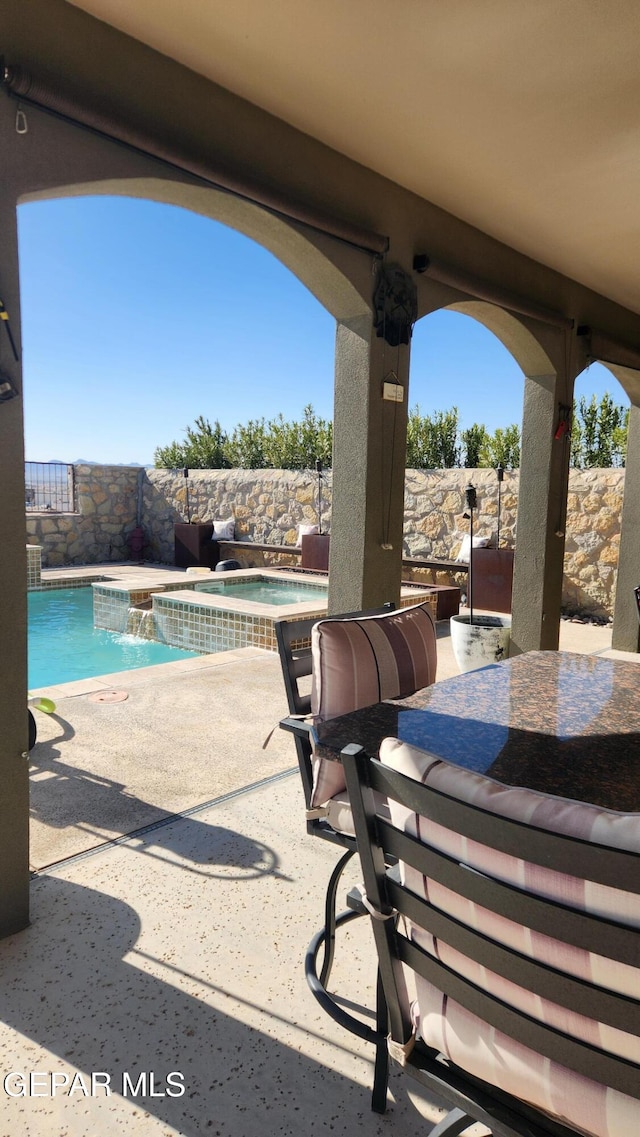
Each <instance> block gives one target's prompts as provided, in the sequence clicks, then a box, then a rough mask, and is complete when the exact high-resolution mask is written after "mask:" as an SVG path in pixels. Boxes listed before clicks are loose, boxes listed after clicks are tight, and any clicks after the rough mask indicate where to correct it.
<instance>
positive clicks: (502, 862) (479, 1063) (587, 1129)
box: [380, 739, 640, 1137]
mask: <svg viewBox="0 0 640 1137" xmlns="http://www.w3.org/2000/svg"><path fill="white" fill-rule="evenodd" d="M380 757H381V760H382V761H383V762H385V763H387V764H388V765H389V766H392V767H393V768H394V769H396V770H400V771H401V772H402V773H404V774H407V775H408V776H409V777H413V778H416V779H417V780H418V781H421V782H423V783H425V784H428V785H430V786H432V787H433V788H435V789H438V790H440V791H442V792H443V793H446V794H449V795H450V796H452V797H456V798H458V799H460V800H463V801H468V802H471V803H472V804H475V805H477V806H480V807H481V808H482V809H485V810H489V811H490V812H493V813H496V814H501V815H503V816H506V817H510V818H514V819H516V820H522V821H526V822H527V824H529V825H539V826H540V827H541V828H543V829H548V830H552V831H555V832H559V833H563V834H565V835H570V836H575V837H578V838H580V839H582V840H588V841H592V842H594V843H596V844H601V845H609V846H614V847H617V848H622V849H629V850H633V851H635V852H640V815H638V814H620V813H615V812H614V811H612V810H606V809H601V808H599V807H597V806H593V805H589V804H586V803H583V802H575V801H569V800H567V799H563V798H555V797H553V796H551V795H547V794H540V793H536V792H535V791H533V790H527V789H520V788H513V787H507V786H503V785H501V784H500V783H497V782H494V781H492V779H490V778H486V777H483V776H482V775H479V774H474V773H472V772H471V771H468V770H463V769H461V768H460V767H456V766H451V765H450V764H449V763H447V762H444V761H442V760H441V759H439V758H436V757H435V756H434V755H431V754H427V753H426V752H425V751H423V750H418V749H416V748H414V747H411V746H408V745H406V744H404V743H401V742H399V741H397V740H396V739H385V741H384V742H383V744H382V747H381V751H380ZM390 807H391V816H392V819H393V822H394V824H396V825H398V826H400V827H402V828H404V829H405V830H406V831H407V832H409V833H411V834H412V835H414V836H418V837H419V836H424V837H425V839H426V832H428V843H429V844H430V845H432V846H435V847H436V848H438V849H440V850H442V851H443V852H445V853H447V854H448V855H449V856H452V857H454V858H455V859H456V860H458V861H460V862H462V863H464V864H466V865H469V866H470V867H471V868H474V869H476V870H477V871H479V872H482V873H484V874H486V875H488V876H493V877H495V878H497V879H499V880H501V881H506V882H508V883H513V884H515V885H516V886H517V887H519V888H523V887H526V888H527V889H528V890H530V891H531V892H533V893H535V894H537V895H541V896H544V897H547V898H550V899H553V900H558V901H560V902H562V903H563V904H569V905H571V906H572V907H575V908H576V909H578V910H582V911H587V912H590V913H595V914H601V915H608V916H614V917H616V918H618V919H620V920H621V922H623V923H627V924H629V925H631V926H633V927H638V926H640V897H638V896H636V895H634V894H633V893H629V892H626V891H623V890H621V889H613V888H609V887H606V886H604V885H600V884H596V883H593V882H591V881H586V880H582V879H579V878H577V877H574V876H571V875H570V873H569V872H566V873H565V872H559V871H557V870H554V869H548V868H545V867H543V866H540V865H534V864H532V863H530V862H526V861H523V860H521V859H519V858H517V857H513V856H508V855H506V854H503V853H499V852H497V851H496V850H494V849H489V848H488V847H486V846H484V845H482V844H480V843H478V842H476V841H471V840H469V839H468V838H465V837H462V836H461V835H460V834H458V833H455V832H453V831H451V830H447V829H445V828H444V827H442V826H440V825H437V824H436V823H434V822H426V821H425V819H424V818H421V817H419V816H418V815H417V814H415V813H412V812H410V811H409V810H407V809H405V808H404V807H403V806H401V805H399V804H398V803H396V802H391V803H390ZM425 825H427V826H428V830H427V831H425ZM404 881H405V883H406V885H407V887H408V888H410V889H411V890H412V891H413V892H415V893H417V894H418V895H420V896H423V897H426V898H427V899H428V900H429V902H430V903H431V904H433V905H434V906H436V907H437V908H441V909H443V910H444V911H446V912H447V913H448V914H449V915H451V916H453V917H455V918H456V919H458V920H460V921H461V922H463V923H465V924H467V925H469V926H471V927H473V928H474V929H475V930H477V931H480V932H481V933H483V934H485V935H486V936H488V937H489V938H491V939H493V940H495V941H497V942H499V943H503V944H506V945H507V946H509V947H512V948H514V949H516V950H517V951H519V952H521V953H522V954H523V955H529V956H530V957H532V958H535V959H537V960H538V961H541V962H544V963H548V964H549V965H550V966H552V967H555V968H561V969H562V970H564V971H566V972H567V973H568V974H571V975H574V976H577V977H579V978H584V979H586V980H588V981H590V982H592V983H593V982H595V983H597V984H598V985H599V986H602V987H606V988H608V989H610V990H613V991H617V992H621V993H622V994H625V995H627V996H630V997H631V998H634V999H639V998H640V960H639V961H638V962H639V968H636V967H630V966H629V965H627V964H623V963H619V962H616V961H614V960H611V959H604V958H603V957H602V956H598V955H595V954H593V953H591V952H588V951H585V950H582V949H578V948H575V947H568V946H567V945H566V944H563V943H560V942H558V941H557V940H554V939H553V936H552V934H550V935H542V934H541V933H539V932H535V931H532V930H531V929H529V928H525V927H523V926H522V925H521V924H517V923H515V922H512V921H510V920H506V919H504V918H503V917H499V916H497V915H496V914H495V913H491V912H489V911H488V910H486V909H484V908H481V907H480V906H478V905H476V904H474V903H472V902H471V901H469V900H466V899H465V898H463V897H460V896H458V895H457V894H456V893H454V892H452V891H450V890H449V889H446V888H444V887H443V886H442V885H439V884H437V883H436V882H435V881H433V880H431V879H429V878H427V877H424V876H422V875H421V874H420V873H418V872H417V871H416V870H414V869H411V868H410V867H408V866H405V867H404ZM550 932H552V929H550ZM412 936H413V938H414V939H415V940H416V942H417V943H419V944H420V946H421V947H423V948H425V950H427V951H429V952H430V953H431V954H433V955H436V956H437V958H438V959H440V960H441V961H442V962H443V963H445V964H446V965H447V966H449V967H451V968H452V969H453V970H455V971H457V972H458V973H460V974H461V975H464V976H465V977H466V978H468V979H470V980H471V981H472V982H473V983H476V984H477V985H479V986H481V987H482V988H483V989H484V990H487V991H489V992H490V993H491V994H494V995H497V996H498V997H499V998H500V999H502V1000H503V1001H505V1002H507V1003H510V1004H511V1005H513V1006H515V1007H517V1008H518V1009H520V1010H523V1011H524V1012H525V1013H526V1014H528V1015H530V1016H531V1017H532V1018H538V1019H539V1020H541V1021H543V1022H545V1023H548V1024H549V1025H551V1026H554V1027H557V1029H558V1030H560V1031H562V1032H564V1033H568V1034H571V1035H573V1036H575V1037H578V1038H580V1039H583V1040H584V1039H587V1040H588V1041H589V1042H590V1043H592V1044H593V1045H594V1046H596V1047H599V1048H602V1049H604V1050H608V1051H609V1052H612V1053H616V1054H620V1055H622V1056H623V1057H626V1058H627V1059H628V1060H630V1061H632V1062H635V1063H640V1045H639V1044H638V1040H637V1038H635V1037H634V1036H632V1035H629V1034H627V1033H626V1032H624V1031H620V1030H617V1029H614V1028H612V1027H609V1026H604V1025H603V1024H602V1023H599V1022H596V1021H595V1020H592V1019H588V1018H586V1017H584V1016H582V1015H578V1014H576V1013H573V1012H570V1011H568V1010H566V1009H563V1008H560V1007H558V1006H556V1005H555V1004H553V1003H550V1002H548V1001H547V1000H544V999H542V998H540V997H539V996H537V995H536V994H535V993H533V992H531V991H528V990H525V989H523V988H522V987H518V986H516V985H515V984H513V983H511V982H507V981H506V980H505V979H504V978H501V977H500V976H498V975H496V974H494V973H493V972H491V971H489V970H487V968H486V967H481V966H480V965H479V964H477V963H475V961H474V960H472V959H469V958H467V957H466V956H464V955H462V954H461V953H460V952H458V951H455V950H453V949H452V948H450V947H449V946H448V945H447V944H446V943H443V942H442V941H441V940H436V939H435V938H434V937H433V936H431V935H429V934H427V933H425V932H424V931H423V930H421V929H419V928H416V927H413V929H412ZM416 994H417V1000H416V1004H415V1007H414V1021H415V1024H416V1028H417V1032H418V1033H419V1035H420V1036H421V1037H422V1038H423V1039H424V1041H425V1042H426V1043H427V1045H428V1046H431V1047H434V1048H435V1049H436V1050H439V1051H440V1052H441V1053H442V1054H444V1055H445V1056H446V1057H448V1058H449V1059H450V1060H451V1061H452V1062H454V1063H455V1064H456V1065H458V1066H461V1067H462V1068H463V1069H465V1070H467V1071H468V1072H469V1073H471V1074H472V1075H474V1076H476V1077H479V1078H482V1079H484V1080H485V1081H487V1082H490V1083H491V1084H493V1085H495V1086H497V1087H498V1088H499V1089H503V1090H505V1091H506V1092H508V1093H511V1094H513V1095H515V1096H516V1097H519V1098H520V1099H522V1100H524V1101H528V1102H530V1103H531V1104H532V1105H534V1106H536V1107H537V1108H538V1109H541V1110H544V1111H545V1112H547V1113H549V1114H550V1115H552V1116H554V1117H557V1118H558V1119H559V1120H561V1121H563V1122H565V1123H567V1124H568V1125H570V1126H572V1127H573V1128H575V1129H577V1130H578V1131H580V1132H584V1133H586V1134H590V1135H593V1137H628V1135H629V1134H631V1133H632V1132H634V1131H636V1130H637V1128H638V1125H639V1123H640V1102H638V1101H637V1100H636V1099H633V1098H630V1097H628V1096H627V1095H625V1094H622V1093H620V1092H618V1091H616V1090H613V1089H611V1088H610V1087H607V1086H603V1085H600V1084H599V1083H596V1082H593V1081H590V1080H589V1079H587V1078H584V1077H582V1076H580V1075H578V1074H576V1073H574V1072H572V1071H570V1070H568V1069H567V1068H566V1067H563V1066H560V1065H558V1064H557V1063H555V1062H552V1061H549V1060H548V1059H546V1058H544V1057H542V1056H541V1055H540V1054H538V1053H537V1052H535V1051H534V1050H530V1049H528V1048H527V1047H526V1046H523V1045H522V1044H521V1043H516V1042H515V1041H514V1040H513V1039H510V1038H509V1037H508V1036H507V1035H505V1034H503V1033H501V1032H500V1031H498V1030H495V1029H494V1028H493V1027H490V1026H488V1025H487V1024H486V1023H484V1022H483V1021H482V1020H480V1019H478V1018H477V1017H476V1016H475V1015H473V1014H471V1013H470V1012H469V1011H468V1010H466V1009H465V1008H464V1007H462V1006H461V1005H460V1004H458V1003H456V1002H455V1001H454V1000H453V999H451V998H447V997H446V996H444V995H443V993H442V992H441V991H439V990H438V989H437V988H435V987H433V986H432V985H431V984H430V983H428V982H426V981H425V980H424V979H422V978H420V977H419V976H416Z"/></svg>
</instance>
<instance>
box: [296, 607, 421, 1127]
mask: <svg viewBox="0 0 640 1137" xmlns="http://www.w3.org/2000/svg"><path fill="white" fill-rule="evenodd" d="M385 628H386V629H387V630H388V631H389V632H390V633H391V637H390V638H389V639H387V636H386V634H385V631H384V629H385ZM407 628H409V629H410V630H411V631H410V637H411V639H412V650H411V651H408V650H407V644H406V641H405V639H404V635H405V631H406V629H407ZM314 629H315V631H314ZM403 629H404V630H405V631H403ZM373 632H375V633H376V635H373V636H372V635H371V633H373ZM312 634H313V636H314V637H316V643H315V648H316V652H317V655H318V659H319V660H321V659H322V647H323V641H324V640H327V639H328V640H333V641H337V642H334V643H333V645H332V649H331V655H332V659H331V664H330V665H329V667H328V676H325V677H324V678H323V666H322V663H319V664H318V660H317V661H316V663H317V666H316V669H315V672H314V660H313V653H312V648H311V637H312ZM351 636H355V641H350V639H349V638H350V637H351ZM276 637H277V642H278V649H279V652H280V659H281V663H282V669H283V675H284V681H285V689H286V692H287V699H288V703H289V709H290V711H291V712H292V713H291V716H290V717H289V718H287V719H284V720H283V721H282V722H281V724H280V725H281V727H282V728H283V729H285V730H289V731H291V733H293V735H294V739H295V743H296V751H297V755H298V764H299V767H300V774H301V778H302V784H303V789H304V797H305V807H306V819H307V831H308V832H309V833H310V834H311V835H313V836H317V837H321V838H323V839H324V840H328V841H330V842H332V843H333V844H336V845H338V846H340V847H342V848H343V849H344V850H345V852H344V853H343V855H342V857H341V858H340V860H339V861H338V863H337V864H336V866H335V868H334V870H333V872H332V874H331V877H330V879H329V883H328V887H327V892H326V896H325V919H324V925H323V927H322V929H321V930H320V931H319V932H318V933H317V934H316V935H315V936H314V937H313V939H312V941H311V943H310V945H309V948H308V950H307V954H306V959H305V974H306V979H307V983H308V985H309V987H310V989H311V991H312V993H313V995H314V996H315V998H316V999H317V1000H318V1002H319V1003H320V1004H321V1005H322V1007H323V1008H324V1010H325V1011H326V1012H327V1013H328V1014H329V1015H330V1016H331V1017H332V1018H333V1019H334V1020H335V1021H337V1022H338V1023H340V1025H342V1026H343V1027H345V1028H346V1029H347V1030H350V1031H351V1032H352V1033H354V1034H356V1035H358V1036H359V1037H360V1038H363V1039H365V1040H366V1041H368V1042H371V1043H373V1044H374V1046H375V1048H376V1076H375V1078H374V1092H373V1101H372V1107H373V1109H374V1110H375V1111H376V1112H380V1113H382V1112H384V1109H385V1105H386V1092H384V1093H383V1094H382V1095H381V1094H380V1093H379V1092H378V1086H380V1085H386V1077H387V1075H386V1067H387V1062H388V1059H387V1053H386V1044H385V1037H386V1010H385V1005H384V998H383V995H382V988H381V986H380V985H379V984H378V990H377V998H376V1026H375V1028H372V1027H371V1026H369V1024H368V1023H364V1022H362V1021H361V1020H360V1019H358V1018H356V1017H355V1016H354V1015H351V1014H350V1013H349V1012H347V1011H346V1010H345V1009H344V1007H342V1006H341V1005H340V1004H339V1003H337V1002H336V1000H335V999H334V998H333V997H332V996H331V995H330V994H329V993H328V991H327V987H328V983H329V977H330V974H331V968H332V965H333V959H334V953H335V939H336V930H337V928H338V927H339V926H341V925H343V924H345V923H347V922H349V921H350V920H352V919H355V918H356V917H358V916H362V915H365V914H366V909H365V908H364V907H363V905H362V903H361V901H360V896H359V892H358V890H352V892H351V893H350V894H349V896H348V897H347V904H348V907H347V909H346V910H345V911H344V912H342V913H341V914H340V915H336V895H337V890H338V887H339V883H340V879H341V877H342V874H343V872H344V869H345V868H346V865H347V864H348V862H349V861H350V860H351V858H352V857H353V856H354V854H355V852H356V848H357V846H356V840H355V836H354V834H353V830H352V825H351V819H350V807H349V801H348V795H347V794H346V793H345V792H344V777H343V774H342V769H341V766H340V763H339V762H331V761H327V760H326V759H322V758H321V759H320V760H319V762H316V763H315V768H314V753H313V745H312V731H311V723H310V722H309V721H304V718H305V717H306V716H309V715H310V713H311V707H312V696H311V693H309V692H308V691H304V692H303V691H301V686H300V681H301V680H306V681H307V685H308V680H309V678H310V676H311V675H312V673H313V677H314V682H315V685H316V701H317V702H318V701H319V703H320V708H319V709H320V710H321V711H322V712H323V714H326V712H327V710H328V712H329V713H328V714H326V717H332V714H331V707H332V704H335V706H336V707H340V709H336V710H335V711H334V713H335V714H338V713H343V711H346V710H347V709H348V710H355V709H358V708H359V707H361V706H363V705H364V706H366V705H369V703H375V702H378V701H379V700H380V699H381V698H385V697H399V696H406V695H408V694H412V693H414V692H415V690H417V689H418V688H419V687H420V686H426V685H427V684H428V683H431V682H433V681H434V679H435V666H436V653H437V647H436V632H435V625H434V623H433V617H432V615H431V612H430V610H428V609H427V608H426V607H425V606H424V605H416V606H414V607H412V608H405V609H399V610H397V611H396V610H394V608H393V606H392V605H386V606H385V607H384V608H383V609H379V610H377V611H375V612H358V613H343V614H341V615H339V616H332V617H330V618H327V619H323V620H318V619H317V618H316V617H312V618H309V619H305V620H280V621H278V622H277V624H276ZM376 637H377V639H378V642H377V643H376ZM380 641H381V642H380ZM399 645H403V649H404V650H402V648H401V654H402V655H403V661H402V665H401V664H398V666H397V673H396V674H395V675H394V676H393V677H391V676H390V674H389V671H390V670H392V669H390V668H389V663H390V657H393V654H394V652H395V651H397V650H398V648H399ZM380 652H382V653H383V654H385V653H386V654H385V660H384V663H385V664H386V667H383V668H381V667H380V662H381V661H380V659H379V657H378V653H380ZM409 656H411V657H412V660H411V663H410V665H409V666H408V667H407V658H408V657H409ZM359 658H360V660H361V663H362V666H363V669H364V670H366V669H367V667H368V669H369V673H370V678H372V679H373V681H372V682H371V683H370V685H369V686H368V687H367V684H366V683H365V684H362V690H360V691H359V692H358V695H359V698H358V697H356V701H355V703H353V704H351V703H350V699H351V695H350V693H349V692H350V690H351V687H350V684H349V681H348V678H349V677H348V675H347V674H346V672H347V669H348V667H355V668H357V667H358V665H359V664H358V660H359ZM341 660H345V668H344V673H343V671H342V667H341ZM347 660H348V663H347V662H346V661H347ZM383 671H385V672H386V679H385V680H383V679H382V678H381V674H382V672H383ZM343 678H344V679H345V691H346V694H345V695H344V698H343V697H342V695H341V691H340V688H341V686H342V679H343ZM385 682H386V689H385ZM336 699H337V702H336ZM363 699H364V701H363ZM345 700H346V704H349V705H345ZM316 709H318V708H316ZM294 715H295V716H297V717H293V716H294ZM323 767H324V769H323ZM322 948H324V954H323V959H322V965H321V968H320V974H319V975H318V962H317V961H318V956H319V953H320V951H321V949H322Z"/></svg>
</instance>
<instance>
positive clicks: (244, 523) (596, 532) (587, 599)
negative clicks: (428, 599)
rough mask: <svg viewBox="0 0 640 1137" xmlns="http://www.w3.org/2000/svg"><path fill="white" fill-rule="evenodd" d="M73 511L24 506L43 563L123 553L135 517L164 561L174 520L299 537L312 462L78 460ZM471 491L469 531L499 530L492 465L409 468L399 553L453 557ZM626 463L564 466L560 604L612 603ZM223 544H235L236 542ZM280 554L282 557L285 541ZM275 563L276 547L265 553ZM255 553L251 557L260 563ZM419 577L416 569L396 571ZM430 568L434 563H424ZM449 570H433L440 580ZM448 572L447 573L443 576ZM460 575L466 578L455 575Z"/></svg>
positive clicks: (506, 503)
mask: <svg viewBox="0 0 640 1137" xmlns="http://www.w3.org/2000/svg"><path fill="white" fill-rule="evenodd" d="M75 477H76V506H77V512H76V513H73V514H69V513H67V514H63V513H61V514H54V513H39V514H34V513H28V514H27V542H28V543H29V544H32V545H41V546H42V564H43V567H45V568H46V567H54V566H60V565H74V564H97V563H106V562H109V561H126V560H129V559H130V551H129V538H130V536H131V532H132V530H133V529H134V527H135V526H136V524H137V517H138V516H140V517H141V521H142V527H143V529H144V542H145V543H144V548H143V556H144V558H145V560H148V561H155V562H161V563H166V564H172V563H173V556H174V538H173V526H174V522H176V521H187V520H190V521H210V520H214V519H220V520H226V519H227V518H229V517H233V518H234V519H235V536H236V539H237V540H238V541H239V542H258V543H263V544H270V545H282V546H283V548H284V547H286V546H292V545H295V544H296V540H297V529H298V525H300V524H317V522H318V481H317V475H316V474H315V471H289V470H191V471H189V477H188V478H184V477H183V475H182V473H181V472H179V471H173V470H155V469H147V470H142V469H140V468H138V467H127V466H76V468H75ZM469 481H472V482H473V484H474V486H475V487H476V490H477V494H478V509H477V512H476V514H475V524H474V532H475V533H476V534H477V535H479V536H486V537H491V538H492V539H493V541H494V542H495V541H496V539H497V532H498V480H497V477H496V474H495V471H493V470H465V469H462V470H460V469H454V470H434V471H426V470H407V477H406V490H405V526H404V553H405V556H407V557H418V558H419V557H427V558H443V559H451V558H452V557H455V555H456V553H457V551H458V549H459V547H460V542H461V540H462V537H463V536H464V534H465V533H467V532H468V521H466V520H465V519H464V517H463V514H464V512H465V499H464V490H465V486H466V485H467V483H468V482H469ZM331 488H332V477H331V471H327V473H326V474H325V475H324V476H323V483H322V525H323V529H324V530H325V532H329V531H330V528H331ZM518 489H519V473H518V471H517V470H507V471H505V475H504V481H503V483H502V488H501V495H500V497H501V501H500V543H501V545H503V546H507V547H513V546H514V545H515V542H516V522H517V506H518ZM623 490H624V470H572V471H571V473H570V478H569V499H568V515H567V525H566V555H565V582H564V592H563V603H564V606H565V608H566V610H567V611H569V612H582V613H585V614H593V615H601V616H602V615H611V614H612V612H613V601H614V595H615V579H616V568H617V562H618V546H619V540H620V515H621V510H622V495H623ZM229 555H232V556H234V555H235V553H234V552H230V553H229ZM281 559H282V563H287V562H288V561H289V559H290V558H289V556H287V554H285V553H284V552H283V554H282V558H281ZM267 561H268V563H273V557H272V556H271V555H270V556H269V557H268V558H267ZM267 561H265V558H264V554H260V555H259V556H258V555H256V556H253V559H252V563H253V564H256V565H257V564H261V563H267ZM405 575H406V576H407V578H409V577H410V575H413V576H414V577H415V578H416V579H420V577H421V576H424V573H421V572H420V570H418V571H417V574H416V572H414V573H412V574H409V573H408V572H407V573H406V574H405ZM429 578H430V579H431V574H429ZM447 578H448V574H444V573H443V574H438V576H437V581H438V583H440V582H444V581H446V580H447ZM451 579H454V580H455V579H456V578H455V577H452V578H451ZM461 581H462V582H464V581H463V578H460V579H459V580H458V583H460V582H461Z"/></svg>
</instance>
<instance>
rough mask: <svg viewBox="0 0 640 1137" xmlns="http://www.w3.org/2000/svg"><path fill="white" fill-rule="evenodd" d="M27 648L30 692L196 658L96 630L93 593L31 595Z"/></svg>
mask: <svg viewBox="0 0 640 1137" xmlns="http://www.w3.org/2000/svg"><path fill="white" fill-rule="evenodd" d="M28 643H29V687H30V688H31V689H33V688H35V687H48V686H51V685H52V684H57V683H70V682H71V681H72V680H73V679H90V678H91V677H92V676H94V675H106V674H109V673H110V672H112V671H132V670H133V669H134V668H136V667H150V666H151V665H152V664H155V663H171V662H172V661H173V660H176V659H186V658H188V657H189V656H195V655H198V654H199V653H198V652H196V651H183V650H182V649H181V648H177V647H168V646H167V644H161V643H156V642H155V641H154V640H143V639H138V638H137V637H136V636H125V635H119V634H118V633H117V632H107V631H104V630H103V629H102V628H94V626H93V590H92V589H91V588H61V589H51V591H46V592H30V593H29V638H28Z"/></svg>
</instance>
